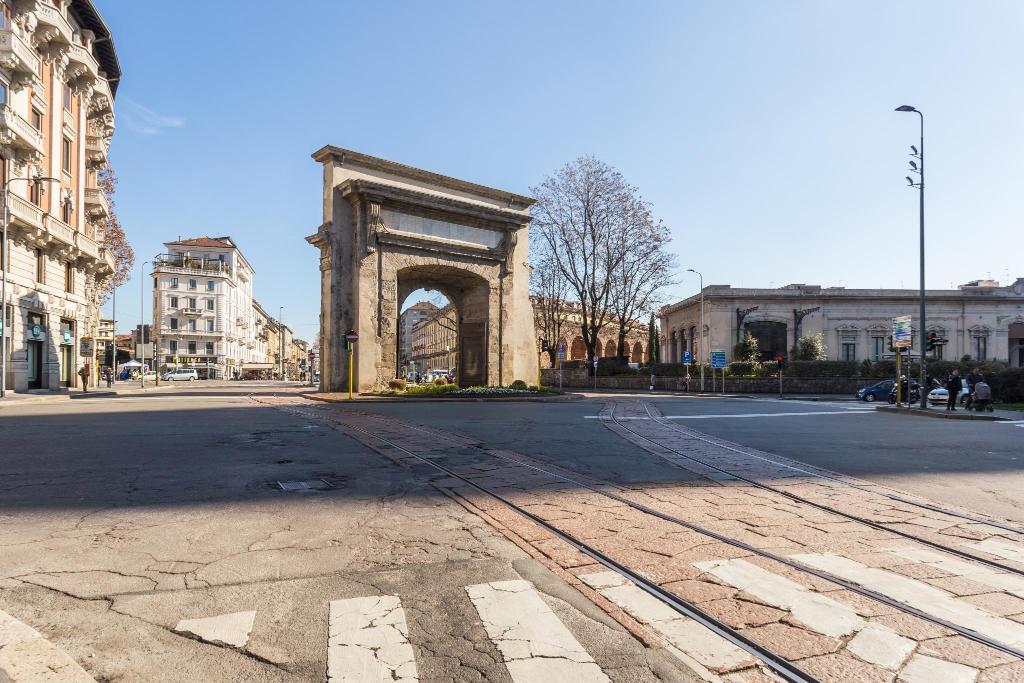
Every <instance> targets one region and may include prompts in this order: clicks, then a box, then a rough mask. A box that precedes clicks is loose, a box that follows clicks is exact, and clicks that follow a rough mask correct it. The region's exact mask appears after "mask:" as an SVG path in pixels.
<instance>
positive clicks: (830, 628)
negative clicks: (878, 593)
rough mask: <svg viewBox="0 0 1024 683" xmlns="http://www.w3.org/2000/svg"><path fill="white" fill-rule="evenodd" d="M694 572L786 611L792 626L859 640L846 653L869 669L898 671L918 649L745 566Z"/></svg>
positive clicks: (702, 565) (717, 564)
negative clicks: (709, 576)
mask: <svg viewBox="0 0 1024 683" xmlns="http://www.w3.org/2000/svg"><path fill="white" fill-rule="evenodd" d="M693 566H694V567H696V568H697V569H700V570H701V571H704V572H707V573H709V574H711V575H712V576H715V577H717V578H718V579H720V580H722V581H724V582H725V583H727V584H729V585H730V586H733V587H734V588H739V589H740V590H742V591H744V592H746V593H749V594H751V595H753V596H754V597H755V598H757V599H758V600H761V601H763V602H764V603H765V604H768V605H771V606H773V607H777V608H779V609H784V610H786V611H788V612H789V613H790V614H791V615H792V618H793V620H794V621H797V622H799V623H802V624H804V625H805V626H807V627H808V628H810V629H812V630H814V631H817V632H818V633H821V634H823V635H827V636H831V637H833V638H842V637H846V636H848V635H850V634H856V635H854V637H853V638H852V639H850V640H849V642H848V643H847V645H846V647H847V649H848V650H849V651H850V652H852V653H853V654H855V655H856V656H857V657H859V658H860V659H863V660H864V661H866V662H868V663H870V664H874V665H876V666H880V667H882V668H884V669H888V670H890V671H897V670H899V667H900V666H901V665H902V664H903V662H904V661H905V660H906V658H907V657H908V656H909V655H910V653H911V652H913V651H914V648H915V647H916V646H917V643H915V642H914V641H913V640H910V639H909V638H904V637H903V636H901V635H899V634H898V633H896V632H894V631H893V630H891V629H889V628H887V627H885V626H880V625H878V624H872V623H870V622H868V621H867V620H866V619H864V618H863V617H861V616H860V615H858V614H857V612H856V611H855V610H854V609H853V608H852V607H849V606H847V605H844V604H842V603H840V602H837V601H835V600H833V599H832V598H829V597H826V596H824V595H821V594H820V593H816V592H814V591H812V590H810V589H809V588H806V587H804V586H801V585H800V584H798V583H796V582H794V581H790V580H789V579H787V578H785V577H784V576H779V575H778V574H773V573H772V572H770V571H768V570H766V569H762V568H761V567H758V566H757V565H754V564H751V563H750V562H747V561H746V560H742V559H733V560H715V561H712V562H694V563H693Z"/></svg>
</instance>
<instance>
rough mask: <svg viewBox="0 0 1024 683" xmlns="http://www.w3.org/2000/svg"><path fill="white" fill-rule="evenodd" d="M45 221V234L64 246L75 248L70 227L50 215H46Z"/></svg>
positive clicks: (73, 236) (73, 235)
mask: <svg viewBox="0 0 1024 683" xmlns="http://www.w3.org/2000/svg"><path fill="white" fill-rule="evenodd" d="M45 221H46V232H48V233H50V234H51V235H52V236H53V237H55V238H57V239H58V240H60V241H61V242H64V243H65V244H70V245H72V246H75V231H74V230H72V229H71V226H70V225H68V224H67V223H65V222H64V221H62V220H60V219H59V218H55V217H53V216H51V215H50V214H46V219H45Z"/></svg>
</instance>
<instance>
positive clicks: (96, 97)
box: [89, 75, 114, 119]
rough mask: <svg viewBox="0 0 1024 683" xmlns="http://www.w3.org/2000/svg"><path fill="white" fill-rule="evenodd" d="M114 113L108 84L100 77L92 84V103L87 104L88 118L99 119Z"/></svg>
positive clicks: (112, 98)
mask: <svg viewBox="0 0 1024 683" xmlns="http://www.w3.org/2000/svg"><path fill="white" fill-rule="evenodd" d="M113 113H114V95H113V93H111V92H110V83H108V82H107V79H106V78H104V77H103V76H102V75H101V76H100V77H99V78H97V79H96V83H94V84H93V90H92V102H90V103H89V118H90V119H94V118H101V117H103V116H104V115H106V114H113Z"/></svg>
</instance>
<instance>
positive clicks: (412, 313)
mask: <svg viewBox="0 0 1024 683" xmlns="http://www.w3.org/2000/svg"><path fill="white" fill-rule="evenodd" d="M438 310H439V309H438V307H437V306H435V305H434V304H432V303H430V302H429V301H420V302H417V303H415V304H413V305H412V306H409V307H408V308H407V309H405V310H404V311H402V314H401V315H400V316H398V365H399V367H400V368H401V367H405V366H408V365H409V362H410V361H411V360H412V330H413V328H414V327H416V326H417V325H419V324H420V323H421V322H423V321H424V320H427V319H428V318H430V317H431V316H433V315H434V314H435V313H437V311H438Z"/></svg>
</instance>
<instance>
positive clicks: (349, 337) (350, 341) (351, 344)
mask: <svg viewBox="0 0 1024 683" xmlns="http://www.w3.org/2000/svg"><path fill="white" fill-rule="evenodd" d="M357 341H359V335H358V334H356V331H355V330H349V331H348V332H346V333H345V345H346V346H347V347H348V400H350V401H351V400H352V399H353V395H352V366H353V362H352V356H353V352H354V351H355V349H356V342H357Z"/></svg>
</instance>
